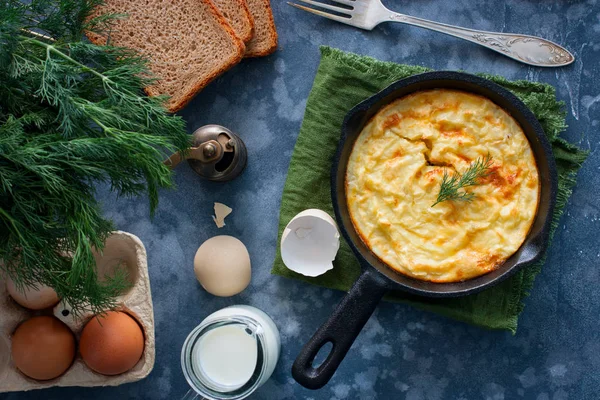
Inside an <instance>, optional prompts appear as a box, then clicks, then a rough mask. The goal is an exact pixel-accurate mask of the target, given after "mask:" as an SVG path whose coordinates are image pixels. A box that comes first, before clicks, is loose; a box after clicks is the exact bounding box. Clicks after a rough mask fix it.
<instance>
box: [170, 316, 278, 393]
mask: <svg viewBox="0 0 600 400" xmlns="http://www.w3.org/2000/svg"><path fill="white" fill-rule="evenodd" d="M280 347H281V341H280V338H279V331H278V330H277V327H276V326H275V323H274V322H273V320H272V319H271V318H270V317H269V316H268V315H267V314H265V313H264V312H262V311H261V310H259V309H257V308H254V307H251V306H243V305H237V306H231V307H226V308H223V309H221V310H219V311H217V312H215V313H212V314H211V315H209V316H208V317H206V318H205V319H204V321H202V322H201V323H200V325H198V326H197V327H196V328H195V329H194V330H193V331H192V332H191V333H190V334H189V335H188V337H187V339H186V340H185V342H184V344H183V349H182V350H181V368H182V369H183V374H184V375H185V379H186V380H187V381H188V383H189V384H190V386H191V387H192V390H190V391H189V392H188V393H187V394H186V395H185V397H184V399H194V398H197V397H199V396H203V397H205V398H207V399H211V400H234V399H235V400H238V399H243V398H246V397H247V396H249V395H250V394H251V393H252V392H254V391H255V390H256V389H258V388H259V387H260V386H261V385H262V384H263V383H265V382H266V381H267V380H268V379H269V377H270V376H271V374H272V373H273V370H274V369H275V365H276V364H277V360H278V359H279V350H280Z"/></svg>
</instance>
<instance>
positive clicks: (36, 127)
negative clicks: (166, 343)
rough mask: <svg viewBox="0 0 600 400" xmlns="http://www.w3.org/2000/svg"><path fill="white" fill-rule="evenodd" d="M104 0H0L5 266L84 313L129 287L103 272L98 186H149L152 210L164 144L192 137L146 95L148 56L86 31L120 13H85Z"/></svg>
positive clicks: (167, 148) (167, 182) (1, 249)
mask: <svg viewBox="0 0 600 400" xmlns="http://www.w3.org/2000/svg"><path fill="white" fill-rule="evenodd" d="M98 3H99V0H29V1H27V2H23V1H21V0H2V1H0V262H1V264H0V272H1V271H2V270H3V271H4V274H5V275H8V276H9V277H10V278H12V279H13V280H14V281H15V282H16V283H17V285H18V286H20V287H25V286H33V285H35V284H36V283H38V282H39V283H41V284H45V285H49V286H51V287H53V288H54V289H55V290H56V292H57V293H58V295H59V296H60V297H61V298H63V299H64V300H66V301H67V302H68V303H70V305H71V306H72V308H73V311H74V313H77V312H80V311H82V310H83V309H84V308H88V309H91V310H92V311H94V312H98V311H100V310H103V309H106V308H110V307H112V306H113V305H114V297H115V296H116V295H118V294H119V293H120V292H121V291H122V290H123V289H124V287H125V286H126V285H127V283H126V279H124V278H125V277H124V276H123V273H119V274H116V275H115V276H112V277H108V278H107V277H98V276H97V274H96V271H95V264H94V258H93V254H92V249H93V248H98V249H101V248H102V247H103V242H104V240H105V239H106V237H107V236H108V235H109V233H110V232H111V230H113V226H112V224H111V222H110V221H108V220H106V219H104V218H103V217H102V213H101V210H100V207H99V204H98V202H97V201H96V200H95V198H94V194H95V190H94V187H95V185H96V184H97V183H98V182H105V183H107V184H109V185H110V187H111V188H112V190H114V191H116V192H117V193H118V194H119V195H124V196H135V195H140V194H143V193H147V194H148V196H149V198H150V206H151V210H154V209H155V207H156V205H157V202H158V190H159V188H165V187H170V186H171V185H172V182H171V173H170V171H169V168H167V167H166V166H165V165H163V163H162V160H163V159H164V158H165V153H166V152H172V151H175V150H184V149H185V148H187V147H188V145H189V142H188V136H187V135H186V133H185V126H184V122H183V120H182V119H181V118H179V117H176V116H171V115H168V114H167V113H166V112H165V109H164V107H163V102H164V99H163V98H149V97H147V96H145V95H144V94H143V91H142V90H143V87H145V86H146V85H148V83H149V82H150V77H149V74H148V70H147V68H146V60H144V59H143V58H141V57H139V56H138V55H137V54H135V53H134V52H132V51H130V50H127V49H124V48H117V47H111V46H97V45H93V44H91V43H89V42H87V41H85V40H83V32H85V31H86V30H90V31H97V32H100V30H101V29H103V28H106V26H108V25H107V24H109V23H110V19H111V16H103V17H100V18H96V19H92V20H88V19H87V18H88V15H89V14H90V12H91V11H92V9H93V8H94V6H96V5H97V4H98ZM99 278H105V279H99Z"/></svg>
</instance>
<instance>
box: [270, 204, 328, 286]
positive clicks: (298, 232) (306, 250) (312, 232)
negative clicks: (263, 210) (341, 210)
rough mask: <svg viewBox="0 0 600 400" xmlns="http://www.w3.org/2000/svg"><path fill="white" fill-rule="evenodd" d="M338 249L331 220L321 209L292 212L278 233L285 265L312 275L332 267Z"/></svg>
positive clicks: (295, 270) (298, 271)
mask: <svg viewBox="0 0 600 400" xmlns="http://www.w3.org/2000/svg"><path fill="white" fill-rule="evenodd" d="M339 248H340V234H339V231H338V227H337V224H336V223H335V220H334V219H333V218H331V216H330V215H329V214H327V213H326V212H325V211H323V210H318V209H315V208H311V209H308V210H304V211H302V212H301V213H299V214H298V215H296V216H295V217H294V218H292V220H291V221H290V222H289V223H288V224H287V226H286V227H285V229H284V231H283V234H282V235H281V258H282V259H283V263H284V264H285V266H286V267H288V268H289V269H291V270H292V271H294V272H297V273H299V274H302V275H304V276H310V277H315V276H319V275H322V274H324V273H325V272H327V271H329V270H330V269H333V260H334V259H335V256H336V254H337V252H338V250H339Z"/></svg>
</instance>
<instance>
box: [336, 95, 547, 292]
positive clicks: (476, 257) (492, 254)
mask: <svg viewBox="0 0 600 400" xmlns="http://www.w3.org/2000/svg"><path fill="white" fill-rule="evenodd" d="M485 157H491V164H490V167H489V170H488V171H487V173H486V176H484V177H481V178H479V180H478V182H477V183H478V185H476V186H470V187H468V188H466V190H468V192H469V193H472V199H471V200H470V201H450V200H449V201H443V202H440V203H438V204H436V205H435V206H432V205H433V204H434V203H436V200H437V198H438V193H439V192H440V185H441V183H442V180H443V177H444V174H447V175H448V176H450V177H451V176H452V175H453V174H456V173H459V174H460V173H464V171H466V170H468V169H469V168H470V167H471V166H472V165H473V164H474V163H476V162H477V161H479V160H482V159H484V158H485ZM463 190H464V189H463ZM538 196H539V178H538V170H537V166H536V163H535V159H534V155H533V153H532V150H531V147H530V145H529V142H528V140H527V138H526V137H525V134H524V133H523V130H522V129H521V127H520V126H519V125H518V124H517V122H516V121H515V120H514V119H513V118H512V117H511V116H510V115H509V114H508V113H507V112H506V111H504V110H503V109H502V108H500V107H499V106H497V105H496V104H494V103H493V102H492V101H491V100H489V99H487V98H485V97H482V96H479V95H475V94H471V93H467V92H462V91H458V90H450V89H436V90H426V91H420V92H416V93H413V94H411V95H408V96H406V97H403V98H400V99H398V100H395V101H394V102H392V103H390V104H388V105H387V106H385V107H383V108H382V109H381V110H379V112H378V113H377V114H376V115H375V116H374V117H373V118H372V119H371V120H370V121H369V122H368V123H367V125H366V126H365V127H364V129H363V130H362V132H361V133H360V135H359V137H358V138H357V139H356V142H355V143H354V147H353V150H352V153H351V155H350V159H349V162H348V167H347V170H346V197H347V199H348V200H347V201H348V208H349V211H350V216H351V218H352V222H353V224H354V227H355V229H356V231H357V232H358V233H359V234H360V236H361V238H362V240H363V241H364V242H365V244H366V245H367V246H368V247H369V248H370V249H371V251H372V252H373V253H374V254H375V255H376V256H377V257H378V258H380V259H381V260H382V261H383V262H384V263H385V264H386V265H387V266H389V267H390V268H392V269H394V270H396V271H397V272H399V273H402V274H405V275H408V276H411V277H413V278H416V279H421V280H426V281H431V282H457V281H463V280H467V279H471V278H474V277H477V276H480V275H482V274H485V273H487V272H490V271H492V270H494V269H495V268H497V267H498V266H500V265H501V264H502V263H503V262H504V261H505V260H506V259H507V258H509V257H510V256H511V255H512V254H514V253H515V252H516V251H517V250H518V249H519V247H520V246H521V244H522V243H523V241H524V240H525V238H526V236H527V234H528V232H529V229H530V227H531V225H532V223H533V220H534V218H535V215H536V212H537V207H538Z"/></svg>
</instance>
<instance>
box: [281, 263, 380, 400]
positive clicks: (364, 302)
mask: <svg viewBox="0 0 600 400" xmlns="http://www.w3.org/2000/svg"><path fill="white" fill-rule="evenodd" d="M387 290H388V283H387V281H386V279H385V278H384V277H383V276H382V275H381V274H379V272H377V271H376V270H374V269H373V268H367V269H365V270H364V272H363V273H362V275H361V276H360V277H359V278H358V280H357V281H356V282H355V283H354V285H353V286H352V288H351V289H350V291H349V292H348V294H347V295H346V296H345V297H344V298H343V299H342V301H341V302H340V304H338V306H337V307H336V309H335V311H334V312H333V314H331V316H330V317H329V319H328V320H327V322H325V323H324V324H323V325H322V326H321V327H320V328H319V329H318V330H317V332H316V333H315V334H314V335H313V337H312V338H311V339H310V340H309V342H308V343H307V344H306V345H305V346H304V348H303V349H302V350H301V351H300V354H298V357H297V358H296V361H295V362H294V365H293V366H292V376H293V377H294V379H295V380H296V381H297V382H298V383H299V384H301V385H302V386H304V387H306V388H308V389H313V390H314V389H320V388H322V387H323V386H325V385H326V384H327V382H329V380H330V379H331V377H332V376H333V374H334V373H335V371H336V370H337V368H338V366H339V365H340V363H341V362H342V360H343V359H344V357H345V356H346V353H347V352H348V350H350V347H351V346H352V343H354V340H356V337H357V336H358V334H359V333H360V331H361V330H362V328H363V326H364V325H365V324H366V323H367V321H368V320H369V317H370V316H371V314H373V311H375V307H377V304H378V303H379V301H380V300H381V298H382V297H383V295H384V294H385V293H386V292H387ZM329 342H331V343H332V344H333V347H332V348H331V351H330V353H329V355H328V356H327V358H326V359H325V361H323V363H322V364H321V365H320V366H318V367H317V368H315V367H313V365H312V364H313V361H314V359H315V357H316V356H317V353H318V352H319V350H320V349H321V348H322V347H323V346H324V345H325V344H327V343H329Z"/></svg>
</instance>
